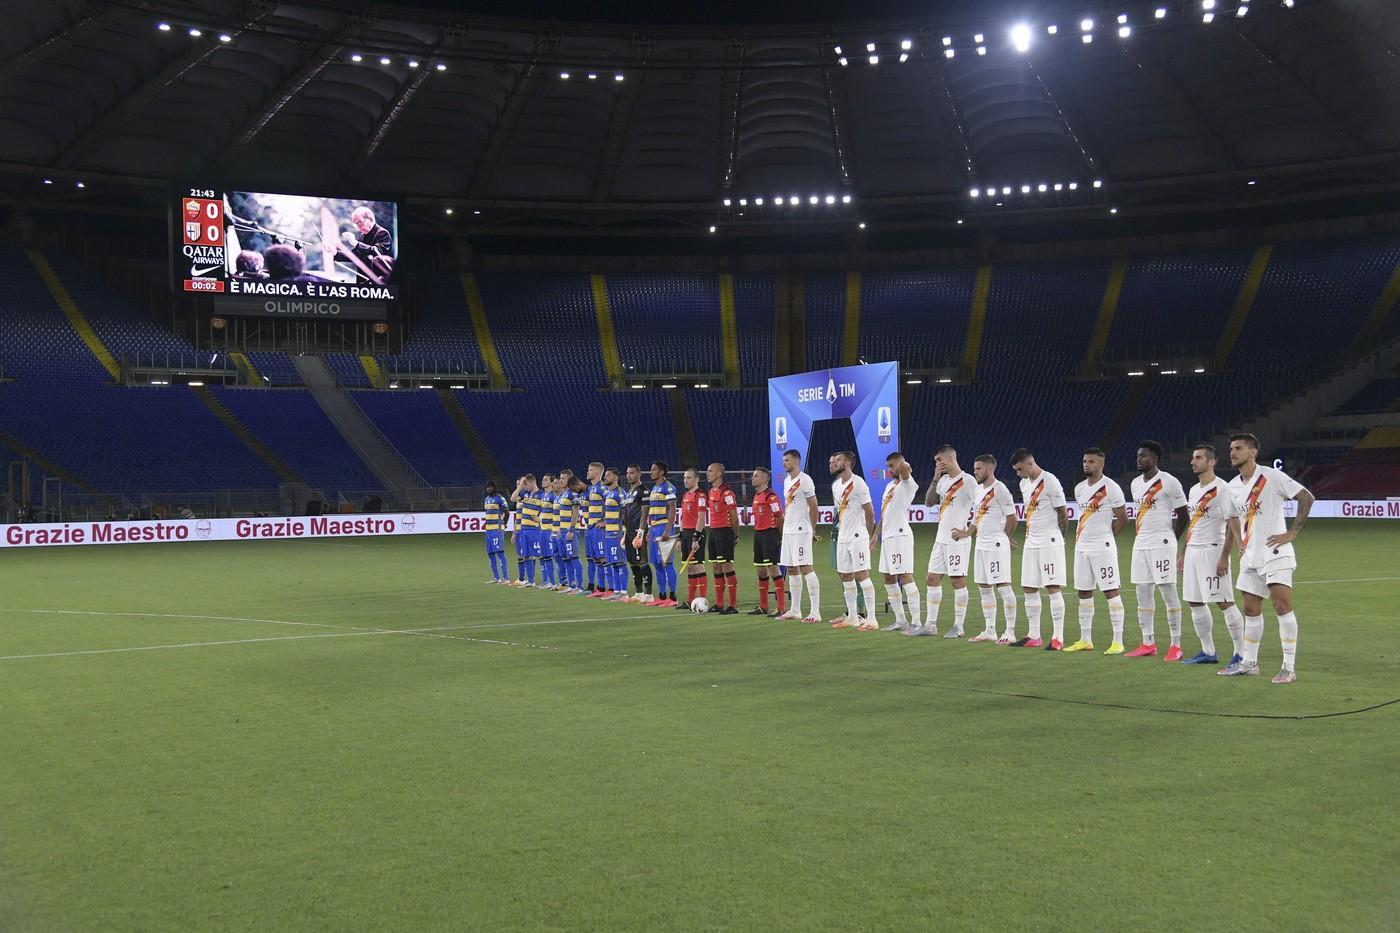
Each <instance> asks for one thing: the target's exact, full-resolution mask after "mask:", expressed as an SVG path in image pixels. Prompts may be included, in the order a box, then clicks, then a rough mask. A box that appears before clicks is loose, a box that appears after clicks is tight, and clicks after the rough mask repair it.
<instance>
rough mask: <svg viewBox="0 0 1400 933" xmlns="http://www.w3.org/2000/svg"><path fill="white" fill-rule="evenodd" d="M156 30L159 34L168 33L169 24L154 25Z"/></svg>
mask: <svg viewBox="0 0 1400 933" xmlns="http://www.w3.org/2000/svg"><path fill="white" fill-rule="evenodd" d="M156 28H157V29H159V30H160V31H161V32H169V31H170V24H169V23H156Z"/></svg>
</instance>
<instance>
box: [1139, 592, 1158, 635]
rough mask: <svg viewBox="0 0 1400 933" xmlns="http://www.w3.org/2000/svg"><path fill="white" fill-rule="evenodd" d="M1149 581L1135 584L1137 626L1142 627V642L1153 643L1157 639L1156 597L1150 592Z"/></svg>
mask: <svg viewBox="0 0 1400 933" xmlns="http://www.w3.org/2000/svg"><path fill="white" fill-rule="evenodd" d="M1152 590H1153V586H1152V584H1151V583H1139V584H1138V585H1137V601H1138V628H1140V629H1142V643H1143V644H1144V645H1151V644H1155V643H1156V641H1157V597H1156V595H1155V594H1154V593H1153V592H1152Z"/></svg>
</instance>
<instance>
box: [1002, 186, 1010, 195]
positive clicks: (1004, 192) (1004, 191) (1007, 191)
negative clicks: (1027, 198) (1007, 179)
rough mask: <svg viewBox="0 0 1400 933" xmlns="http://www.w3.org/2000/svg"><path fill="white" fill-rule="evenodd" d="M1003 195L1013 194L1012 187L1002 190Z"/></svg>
mask: <svg viewBox="0 0 1400 933" xmlns="http://www.w3.org/2000/svg"><path fill="white" fill-rule="evenodd" d="M1001 193H1002V194H1010V193H1011V186H1010V185H1007V186H1006V187H1005V188H1002V189H1001Z"/></svg>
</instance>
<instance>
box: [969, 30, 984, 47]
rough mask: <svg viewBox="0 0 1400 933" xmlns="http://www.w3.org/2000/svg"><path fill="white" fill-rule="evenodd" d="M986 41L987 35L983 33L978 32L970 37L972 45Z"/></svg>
mask: <svg viewBox="0 0 1400 933" xmlns="http://www.w3.org/2000/svg"><path fill="white" fill-rule="evenodd" d="M986 41H987V37H986V36H984V35H982V34H981V33H980V32H979V33H978V34H977V35H975V36H973V37H972V42H973V44H974V45H981V44H982V43H983V42H986Z"/></svg>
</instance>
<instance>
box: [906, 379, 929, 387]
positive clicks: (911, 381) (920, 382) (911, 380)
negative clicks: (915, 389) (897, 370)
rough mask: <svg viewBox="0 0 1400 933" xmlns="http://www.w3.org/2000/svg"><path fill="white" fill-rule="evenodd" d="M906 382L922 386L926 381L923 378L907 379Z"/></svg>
mask: <svg viewBox="0 0 1400 933" xmlns="http://www.w3.org/2000/svg"><path fill="white" fill-rule="evenodd" d="M904 384H905V385H908V386H921V385H923V384H924V381H923V380H922V379H906V380H904Z"/></svg>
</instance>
